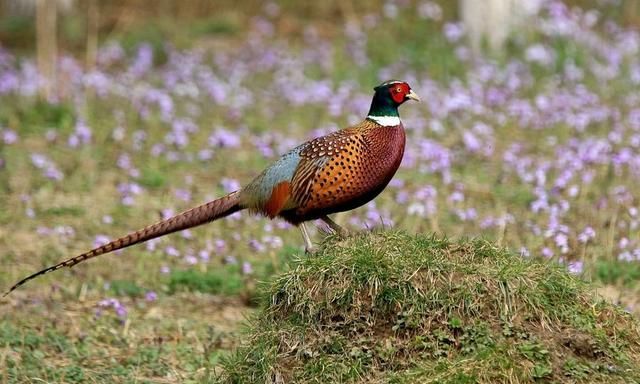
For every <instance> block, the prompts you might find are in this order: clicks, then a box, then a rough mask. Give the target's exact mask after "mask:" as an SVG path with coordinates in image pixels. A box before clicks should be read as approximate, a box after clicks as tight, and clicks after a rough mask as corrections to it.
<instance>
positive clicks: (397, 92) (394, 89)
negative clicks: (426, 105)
mask: <svg viewBox="0 0 640 384" xmlns="http://www.w3.org/2000/svg"><path fill="white" fill-rule="evenodd" d="M389 92H391V98H392V99H393V101H395V102H396V103H398V104H402V103H403V102H404V101H405V97H406V96H407V94H408V93H409V92H410V89H409V86H408V85H407V84H404V83H400V84H393V85H392V86H391V88H390V89H389Z"/></svg>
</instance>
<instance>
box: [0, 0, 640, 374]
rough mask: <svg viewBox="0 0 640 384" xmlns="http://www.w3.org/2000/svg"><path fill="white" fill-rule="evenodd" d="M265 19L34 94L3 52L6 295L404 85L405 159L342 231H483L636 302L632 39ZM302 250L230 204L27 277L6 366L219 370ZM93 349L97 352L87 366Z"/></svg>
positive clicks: (585, 32) (21, 66) (0, 158)
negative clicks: (259, 295)
mask: <svg viewBox="0 0 640 384" xmlns="http://www.w3.org/2000/svg"><path fill="white" fill-rule="evenodd" d="M609 3H615V1H614V2H609ZM606 6H608V7H614V6H615V4H613V5H611V4H609V5H606ZM259 13H260V16H257V17H253V18H251V19H250V20H248V22H247V25H246V26H244V30H243V32H242V33H241V34H239V35H238V36H235V37H233V38H231V37H230V38H228V39H227V40H224V39H223V42H222V43H220V44H209V43H208V42H207V41H201V42H198V41H196V42H194V43H193V44H192V46H189V47H187V48H177V47H176V46H175V45H173V44H172V42H171V41H170V40H168V41H164V42H163V43H162V44H157V43H147V42H144V41H141V42H140V43H138V44H136V45H134V46H133V47H125V46H124V45H123V44H121V43H120V42H119V41H118V40H110V41H105V42H104V44H102V45H101V47H100V49H99V52H98V56H97V65H96V67H95V68H94V69H91V70H86V69H84V65H83V63H82V60H81V59H79V58H77V57H74V56H72V55H65V54H63V55H61V56H60V58H59V62H58V69H59V74H58V81H59V90H58V96H57V97H56V98H55V99H52V100H47V101H42V100H40V99H39V98H38V96H37V91H38V82H39V81H41V79H39V77H38V73H37V69H36V65H35V60H34V59H33V58H31V57H28V56H27V57H23V56H19V55H17V54H15V53H13V52H12V51H10V50H8V49H5V48H3V47H2V46H0V260H1V261H2V268H1V269H0V285H1V286H2V287H3V290H4V289H5V288H8V287H9V286H10V285H11V284H13V283H14V282H15V281H16V280H17V279H19V278H21V277H24V276H25V275H27V274H29V273H31V272H34V271H36V270H38V269H40V268H42V267H44V266H46V265H50V264H53V263H55V262H57V261H60V260H62V259H65V258H67V257H71V256H74V255H76V254H78V253H80V252H83V251H85V250H88V249H90V248H92V247H94V246H98V245H100V244H103V243H105V242H107V241H108V240H109V239H111V238H114V237H117V236H120V235H123V234H126V233H128V232H130V231H131V230H135V229H139V228H141V227H143V226H145V225H147V224H150V223H152V222H155V221H157V220H158V219H160V218H163V217H168V216H170V215H172V214H175V213H177V212H179V211H181V210H184V209H187V208H190V207H192V206H195V205H197V204H200V203H203V202H206V201H209V200H211V199H214V198H216V197H220V196H222V195H223V194H225V193H228V192H231V191H234V190H236V189H238V188H239V187H241V186H242V185H244V184H245V183H247V182H249V181H250V180H251V179H252V177H253V176H255V175H257V174H258V173H259V172H260V171H261V170H262V169H263V167H265V166H267V165H268V164H269V163H270V162H272V161H274V160H275V159H276V158H277V157H278V156H279V155H280V154H282V153H284V152H286V151H287V150H288V149H290V148H293V147H294V146H296V145H297V144H299V143H301V142H303V141H304V140H307V139H310V138H313V137H316V136H319V135H322V134H325V133H328V132H331V131H334V130H337V129H339V128H342V127H346V126H348V125H349V124H353V123H356V122H358V121H360V120H361V119H362V118H363V117H364V116H365V115H366V112H367V111H368V107H369V103H370V101H371V96H372V88H373V87H374V86H375V85H377V84H378V83H380V82H381V81H384V80H388V79H392V78H397V79H402V80H405V81H407V82H408V83H409V84H410V85H411V86H412V88H413V90H414V91H415V92H416V93H417V94H418V95H420V97H421V98H422V100H423V101H422V103H420V104H416V103H407V104H405V105H403V106H402V107H401V108H400V115H401V118H402V120H403V122H404V125H405V127H406V129H407V149H406V152H405V156H404V160H403V162H402V165H401V168H400V170H399V171H398V173H397V175H396V177H395V178H394V179H393V181H392V182H391V184H390V185H389V187H387V189H386V190H385V191H384V192H383V193H382V194H381V195H380V196H379V197H378V198H377V199H375V200H374V201H372V202H371V203H369V204H367V205H366V206H364V207H362V208H359V209H357V210H355V211H352V212H346V213H341V214H338V215H336V216H335V220H336V221H337V222H338V223H340V224H343V225H345V226H346V227H347V228H349V229H351V230H356V231H370V230H381V229H385V228H397V229H402V230H406V231H407V232H409V233H415V232H420V233H436V234H438V235H440V236H447V237H451V238H461V237H483V238H486V239H489V240H491V241H494V242H496V243H498V244H500V245H503V246H506V247H508V248H510V249H511V250H512V251H513V252H516V253H519V254H520V255H521V256H522V257H525V258H540V259H550V260H552V261H553V262H557V263H561V264H563V265H565V266H566V268H568V270H569V271H571V272H572V273H575V274H577V275H580V276H582V277H583V278H584V279H585V280H589V281H594V282H596V283H597V284H598V285H600V286H602V287H603V291H606V292H607V293H608V294H609V296H610V297H611V298H612V299H613V300H615V301H618V300H619V301H620V302H621V304H622V305H623V306H624V307H625V308H626V309H627V310H628V311H630V312H634V313H640V302H639V303H636V300H635V297H636V295H637V292H638V289H637V285H636V280H637V279H638V278H640V237H639V236H638V230H639V229H640V195H639V194H638V190H639V188H640V93H638V89H639V86H640V33H638V32H637V31H636V30H633V29H629V28H626V27H623V26H622V25H620V24H619V23H617V22H616V21H615V20H614V19H610V18H608V16H606V15H607V13H606V12H604V11H603V10H589V9H580V8H572V7H569V6H567V5H565V4H563V3H562V2H559V1H547V2H545V5H544V6H543V8H542V10H541V11H540V14H539V15H538V16H537V17H535V18H534V19H533V20H531V22H530V23H529V24H528V25H527V26H526V27H523V28H521V29H519V30H518V31H517V34H514V35H513V36H512V37H511V39H510V40H509V42H508V44H507V45H506V47H505V49H504V51H502V52H497V53H486V52H485V53H478V52H473V51H472V50H471V49H470V48H469V46H468V44H467V39H466V35H465V29H464V27H463V25H462V24H460V23H457V22H455V21H453V20H449V19H448V18H446V17H445V14H444V12H443V9H442V8H441V7H440V6H439V5H438V3H436V2H432V1H418V2H416V3H413V2H403V1H402V2H388V3H386V4H385V5H384V7H382V8H381V9H379V10H378V11H377V12H371V13H366V14H359V15H358V17H357V18H354V19H352V20H349V21H347V22H345V23H344V24H343V25H339V26H336V27H335V28H336V29H335V30H330V31H327V30H326V29H325V28H323V27H322V25H321V24H317V25H316V24H314V23H308V24H307V25H306V26H305V27H304V28H302V31H301V33H300V34H296V35H295V36H291V35H285V34H282V33H280V29H279V26H280V23H279V20H280V18H281V17H282V13H281V9H280V8H279V6H278V5H276V4H275V3H268V4H267V5H266V6H265V7H264V9H262V10H261V11H260V12H259ZM323 236H324V234H323V228H322V226H320V227H319V230H316V231H315V232H314V233H313V239H314V241H317V242H320V241H321V239H322V237H323ZM302 247H303V242H302V237H301V235H300V233H299V231H298V230H297V229H296V228H292V227H290V226H289V225H287V224H286V223H284V222H282V221H277V220H276V221H270V220H268V219H266V218H263V217H257V216H252V215H251V214H250V213H248V212H240V213H236V214H234V215H232V216H231V217H228V218H226V219H224V220H221V221H218V222H215V223H212V224H209V225H206V226H203V227H199V228H195V229H192V230H187V231H184V232H181V233H179V234H174V235H170V236H168V237H165V238H161V239H156V240H152V241H149V242H148V243H145V244H144V245H138V246H135V247H132V248H129V249H126V250H122V251H119V252H116V254H114V255H106V256H101V257H99V258H97V259H94V260H92V261H89V262H87V263H84V264H82V265H79V266H77V267H75V268H74V269H73V270H71V271H58V272H55V273H52V274H50V275H47V277H44V278H41V279H39V280H35V281H32V282H30V283H28V284H27V285H25V286H24V287H21V288H20V289H19V290H18V291H16V292H15V294H12V295H11V296H9V297H7V298H5V299H2V301H0V316H1V317H0V376H1V375H2V374H3V373H2V372H3V371H2V367H3V363H4V364H6V367H8V368H6V367H5V368H4V369H5V371H4V372H9V377H12V374H15V375H16V376H17V375H19V374H20V373H23V374H24V373H25V371H26V370H29V369H34V370H36V371H35V372H39V374H38V375H39V376H40V377H48V378H49V379H50V380H54V381H57V380H63V379H64V380H67V381H73V380H78V381H81V380H82V379H87V378H91V377H93V378H101V377H103V376H104V377H111V376H110V375H112V376H114V377H115V376H118V375H122V376H123V377H129V378H130V377H137V376H135V375H137V374H138V373H135V372H134V371H135V370H136V369H142V370H143V371H144V373H143V374H140V375H142V376H144V377H166V376H167V375H173V376H172V377H183V378H184V377H192V376H191V375H196V374H201V373H202V372H201V371H200V370H202V369H205V368H202V367H207V368H206V369H209V368H210V369H215V366H216V364H217V359H218V358H219V355H220V353H222V352H219V351H220V350H224V349H225V348H229V347H230V346H231V345H233V344H234V343H235V342H234V341H233V340H234V338H233V335H234V334H235V331H236V330H237V329H238V327H239V325H240V324H241V322H242V319H243V316H245V315H246V314H247V313H249V312H250V311H251V310H252V309H251V308H252V307H253V306H254V305H255V291H256V286H257V285H259V282H260V281H264V280H267V279H269V277H270V276H272V275H273V274H274V273H277V272H281V271H283V270H286V269H287V268H288V266H289V265H290V263H292V262H293V259H294V258H295V257H298V256H300V255H301V254H302ZM45 326H46V327H49V328H46V327H45ZM52 340H54V341H52ZM55 340H57V341H55ZM56 343H58V344H56ZM73 343H78V344H77V345H78V346H77V347H73V348H75V349H74V352H72V353H71V352H65V353H61V354H60V355H59V356H57V357H56V358H57V359H58V360H57V361H58V362H57V363H56V364H53V363H46V364H45V365H44V366H43V367H42V368H35V367H36V366H38V364H40V363H42V361H43V359H46V357H47V356H50V355H52V354H53V355H55V354H56V352H55V351H56V348H58V349H59V351H63V350H64V351H66V350H67V347H69V348H71V347H70V345H71V344H73ZM167 343H168V344H167ZM43 344H46V345H47V347H46V348H44V347H42V348H44V349H43V350H40V349H39V348H40V347H39V346H41V345H43ZM5 345H7V346H13V347H16V346H20V348H27V349H28V345H32V347H31V350H33V351H34V352H33V353H32V354H28V356H27V355H25V354H22V355H21V354H20V353H18V352H16V349H15V348H14V349H12V348H9V347H6V348H5V347H4V346H5ZM51 345H54V347H51ZM55 345H58V346H57V347H55ZM96 345H100V346H102V347H104V350H103V351H102V352H100V353H97V352H95V351H94V350H93V349H92V348H94V347H95V346H96ZM163 345H170V346H171V347H165V348H167V349H165V350H164V351H163V347H162V346H163ZM3 348H5V349H3ZM47 348H48V349H47ZM124 350H126V351H128V352H125V351H124ZM3 351H4V352H3ZM36 352H37V353H36ZM163 353H165V355H163ZM83 358H85V359H89V360H98V359H102V358H104V359H107V361H103V362H102V365H101V367H104V369H103V370H102V371H100V369H102V368H100V369H98V368H96V372H94V373H86V372H83V371H82V370H78V369H77V368H78V365H77V364H79V363H77V361H80V360H82V359H83ZM20 359H22V360H21V361H22V362H21V363H18V362H19V361H20ZM108 359H111V361H112V362H113V361H115V362H118V363H119V364H121V365H122V366H123V367H124V368H121V369H123V370H124V371H122V372H116V371H115V368H106V367H111V366H113V365H114V364H110V362H109V361H108ZM6 362H10V363H6ZM11 362H13V363H11ZM142 365H144V368H139V366H142ZM29 367H31V368H29ZM60 367H63V368H60ZM178 367H179V368H178ZM109 369H111V370H109ZM132 372H134V373H132ZM34 375H35V374H34ZM74 375H75V376H74ZM83 375H84V376H83ZM87 375H89V376H87ZM91 375H95V376H91ZM127 375H129V376H127ZM61 377H62V378H63V379H60V378H61Z"/></svg>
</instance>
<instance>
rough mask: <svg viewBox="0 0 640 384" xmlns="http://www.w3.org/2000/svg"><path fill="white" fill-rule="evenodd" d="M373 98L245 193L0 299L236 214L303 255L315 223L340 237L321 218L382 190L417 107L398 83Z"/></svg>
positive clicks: (123, 240) (134, 236)
mask: <svg viewBox="0 0 640 384" xmlns="http://www.w3.org/2000/svg"><path fill="white" fill-rule="evenodd" d="M374 91H375V94H374V95H373V100H372V102H371V108H370V110H369V114H368V115H367V117H366V118H365V119H364V120H363V121H362V122H361V123H359V124H357V125H355V126H352V127H348V128H345V129H342V130H340V131H337V132H333V133H330V134H328V135H326V136H322V137H318V138H316V139H313V140H310V141H308V142H306V143H304V144H302V145H300V146H298V147H296V148H294V149H293V150H291V151H289V152H288V153H286V154H285V155H283V156H282V157H281V158H280V159H278V160H277V161H276V162H275V163H273V164H272V165H271V166H269V167H268V168H267V169H265V170H264V171H263V172H262V173H261V174H260V175H258V177H256V178H255V179H254V180H253V181H252V182H251V183H249V184H248V185H247V186H246V187H244V188H242V189H240V190H238V191H235V192H232V193H230V194H228V195H226V196H224V197H221V198H219V199H216V200H213V201H210V202H208V203H206V204H203V205H200V206H198V207H195V208H193V209H190V210H188V211H185V212H182V213H180V214H178V215H176V216H173V217H171V218H168V219H166V220H162V221H160V222H158V223H156V224H153V225H150V226H148V227H146V228H143V229H141V230H139V231H136V232H133V233H130V234H128V235H126V236H123V237H120V238H118V239H116V240H113V241H111V242H109V243H108V244H105V245H103V246H100V247H98V248H95V249H92V250H90V251H88V252H86V253H83V254H81V255H78V256H76V257H73V258H71V259H68V260H65V261H63V262H60V263H59V264H56V265H53V266H51V267H48V268H46V269H43V270H41V271H39V272H36V273H34V274H32V275H30V276H27V277H25V278H24V279H22V280H20V281H19V282H17V283H16V284H15V285H14V286H13V287H11V289H9V291H8V292H6V293H5V294H4V295H5V296H6V295H7V294H9V293H10V292H12V291H13V290H14V289H16V288H18V287H19V286H21V285H22V284H24V283H26V282H27V281H29V280H31V279H33V278H36V277H38V276H40V275H44V274H45V273H48V272H52V271H55V270H58V269H60V268H63V267H73V266H74V265H76V264H78V263H81V262H83V261H85V260H88V259H90V258H93V257H96V256H99V255H103V254H105V253H109V252H112V251H115V250H118V249H122V248H125V247H129V246H131V245H134V244H138V243H141V242H144V241H147V240H151V239H154V238H156V237H160V236H163V235H166V234H169V233H173V232H176V231H181V230H183V229H187V228H192V227H195V226H198V225H202V224H205V223H208V222H211V221H214V220H217V219H220V218H222V217H225V216H228V215H230V214H232V213H234V212H237V211H240V210H242V209H249V210H250V211H253V212H256V213H260V214H263V215H265V216H268V217H269V218H275V217H280V218H283V219H284V220H286V221H288V222H289V223H291V224H294V225H297V226H299V227H300V229H301V231H302V236H303V238H304V243H305V249H306V250H307V251H310V250H311V249H312V247H313V245H312V243H311V239H310V238H309V234H308V233H307V228H306V226H305V222H306V221H310V220H315V219H320V220H322V221H324V222H325V223H326V224H327V225H328V226H329V227H330V228H331V229H333V230H334V231H336V232H339V233H344V230H343V229H342V228H341V227H340V226H338V224H336V223H335V222H334V221H333V220H331V219H330V218H329V216H328V215H329V214H332V213H336V212H342V211H347V210H351V209H354V208H357V207H359V206H361V205H363V204H365V203H367V202H369V201H370V200H372V199H373V198H374V197H376V196H377V195H378V194H379V193H380V192H382V190H383V189H384V188H385V187H386V186H387V184H388V183H389V181H390V180H391V178H392V177H393V175H394V174H395V173H396V170H397V169H398V167H399V166H400V162H401V161H402V155H403V153H404V146H405V133H404V127H403V126H402V122H401V121H400V117H399V115H398V107H399V106H400V105H401V104H402V103H404V102H405V101H407V100H410V99H411V100H416V101H420V98H419V97H418V95H416V94H415V93H414V92H413V91H412V90H411V87H409V85H408V84H407V83H406V82H403V81H396V80H391V81H386V82H384V83H382V84H380V85H379V86H377V87H375V88H374Z"/></svg>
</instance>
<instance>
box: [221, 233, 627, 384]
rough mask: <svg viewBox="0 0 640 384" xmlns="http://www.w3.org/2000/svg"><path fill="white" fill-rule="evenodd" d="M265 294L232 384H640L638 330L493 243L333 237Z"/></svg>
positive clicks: (231, 362)
mask: <svg viewBox="0 0 640 384" xmlns="http://www.w3.org/2000/svg"><path fill="white" fill-rule="evenodd" d="M266 294H267V298H266V303H265V308H264V310H263V311H262V312H261V313H260V315H258V316H257V317H256V318H255V319H254V320H253V321H252V324H251V325H250V327H249V329H248V331H247V334H246V340H245V342H244V344H243V346H242V347H241V348H239V350H238V351H236V352H235V353H234V354H233V355H232V356H230V357H229V358H228V359H227V360H226V361H225V362H224V373H223V375H222V381H223V382H230V383H271V382H273V383H296V382H300V383H307V382H314V383H329V382H358V383H372V382H384V383H386V382H390V383H417V382H418V383H497V382H511V383H518V382H532V381H536V380H539V381H542V382H556V383H564V382H566V383H574V382H589V383H594V382H601V383H627V382H638V381H640V368H639V367H640V325H639V323H638V322H637V321H636V320H635V319H634V318H632V317H631V316H630V315H628V314H627V313H625V312H624V311H622V310H621V309H620V308H618V307H615V306H613V305H610V304H608V303H605V302H604V301H602V300H599V299H597V298H596V297H595V296H594V295H593V294H592V293H591V292H590V290H589V289H588V286H587V285H586V284H585V283H583V282H581V281H580V280H579V279H576V278H574V277H573V276H571V275H569V274H568V273H566V272H565V270H564V269H562V268H561V267H559V266H557V265H553V264H550V263H539V262H533V261H530V260H526V259H523V258H521V257H519V256H517V255H514V254H512V253H509V252H508V251H506V250H503V249H500V248H496V247H495V246H493V245H492V244H490V243H489V242H486V241H480V240H474V241H461V242H451V241H448V240H446V239H438V238H435V237H428V236H423V235H416V236H411V235H408V234H405V233H401V232H391V233H387V232H385V233H376V234H365V235H359V236H357V237H353V238H349V239H347V240H344V241H337V240H335V239H330V240H328V241H327V242H326V243H325V244H324V246H323V247H322V249H321V250H320V251H319V253H318V254H317V255H314V256H312V257H305V258H302V259H301V260H299V261H298V263H297V265H296V266H295V267H294V268H292V270H290V271H289V272H286V273H284V274H283V275H282V276H280V277H279V278H278V279H276V280H275V281H274V282H272V283H271V284H270V285H269V287H268V288H267V292H266Z"/></svg>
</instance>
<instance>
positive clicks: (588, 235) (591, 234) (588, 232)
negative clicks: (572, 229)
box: [578, 226, 596, 244]
mask: <svg viewBox="0 0 640 384" xmlns="http://www.w3.org/2000/svg"><path fill="white" fill-rule="evenodd" d="M595 237H596V231H595V230H594V229H593V228H592V227H589V226H588V227H585V229H584V230H583V231H582V232H580V234H579V235H578V241H579V242H581V243H583V244H586V243H587V242H588V241H589V240H592V239H594V238H595Z"/></svg>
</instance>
